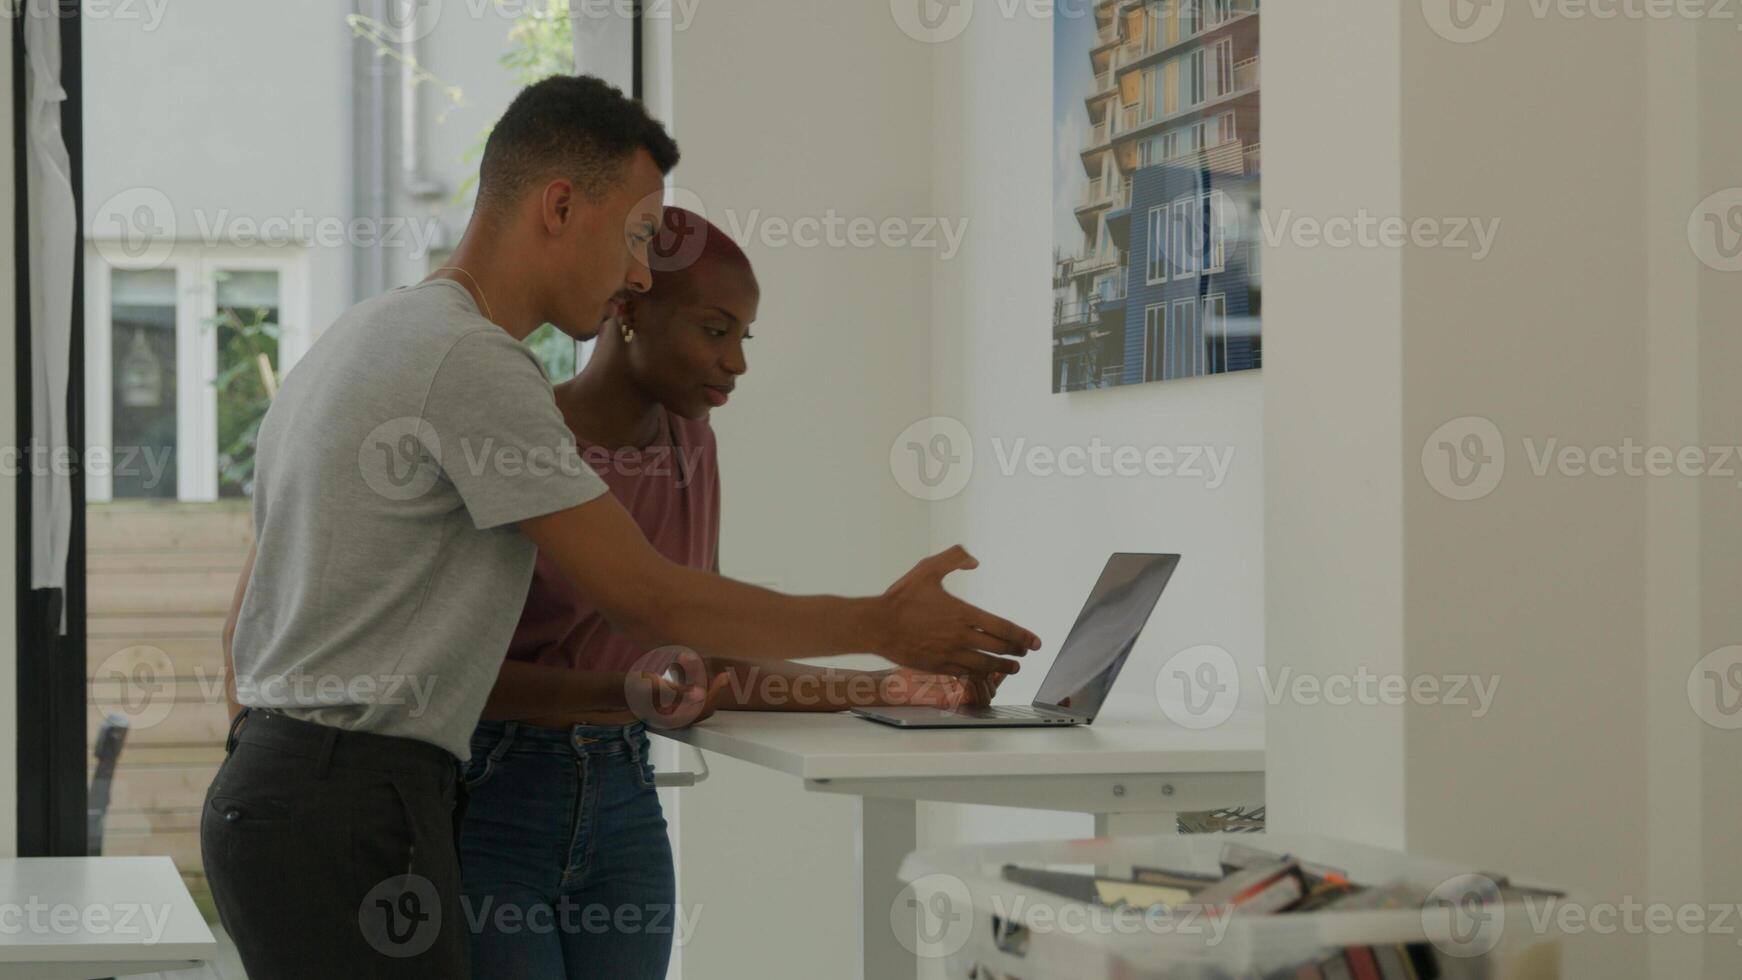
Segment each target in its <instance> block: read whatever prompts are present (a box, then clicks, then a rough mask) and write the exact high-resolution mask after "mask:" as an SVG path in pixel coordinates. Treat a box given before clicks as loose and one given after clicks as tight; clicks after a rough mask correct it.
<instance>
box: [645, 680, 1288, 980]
mask: <svg viewBox="0 0 1742 980" xmlns="http://www.w3.org/2000/svg"><path fill="white" fill-rule="evenodd" d="M659 734H661V735H663V736H664V737H667V738H671V739H675V740H677V741H680V742H684V743H686V744H688V745H692V746H695V747H696V748H698V749H702V750H705V751H709V752H718V753H720V754H721V755H725V756H730V757H731V758H734V759H739V760H742V761H744V762H749V763H753V764H755V765H759V766H764V767H766V768H769V769H774V770H777V771H779V772H784V773H788V774H790V775H792V776H795V777H797V778H798V779H800V780H803V781H804V787H805V789H806V790H807V791H810V792H815V793H846V794H849V795H852V796H857V797H859V799H860V809H859V812H860V820H859V861H860V863H859V875H860V926H859V942H860V950H861V960H862V962H863V973H862V977H863V978H864V980H898V978H899V980H909V978H912V977H914V976H915V975H916V972H917V968H918V967H917V958H916V957H915V956H914V954H913V953H911V952H909V950H910V949H911V948H913V940H912V939H911V938H910V937H900V936H897V935H895V933H894V931H893V930H892V928H891V923H890V908H891V906H892V905H893V903H894V902H895V901H897V900H898V898H899V897H900V893H901V889H902V883H901V882H900V881H899V880H898V879H897V878H896V871H897V869H898V868H899V867H900V865H901V862H902V859H904V858H905V857H906V856H907V855H908V854H909V853H911V852H912V851H913V850H915V849H916V847H917V846H918V841H917V812H916V810H917V808H916V804H917V801H919V800H936V801H941V802H948V803H980V804H988V805H992V806H1015V807H1025V808H1028V809H1036V810H1065V811H1074V812H1078V813H1092V814H1094V815H1095V833H1096V834H1097V835H1099V836H1108V835H1111V834H1120V835H1122V834H1143V833H1149V834H1153V833H1170V832H1172V831H1173V829H1174V820H1175V816H1174V815H1175V814H1178V813H1189V812H1194V811H1199V810H1215V809H1219V808H1222V807H1228V806H1251V805H1255V804H1261V803H1263V802H1264V730H1263V721H1262V718H1261V717H1260V716H1259V715H1258V714H1256V713H1244V712H1242V713H1236V714H1235V715H1234V717H1233V718H1231V719H1229V720H1228V721H1226V722H1224V723H1223V724H1221V725H1218V726H1216V727H1214V728H1210V729H1205V730H1202V731H1193V730H1191V729H1187V728H1182V727H1180V726H1179V725H1176V724H1174V723H1173V722H1171V721H1169V720H1168V719H1167V718H1166V717H1165V716H1164V715H1163V714H1162V712H1161V711H1160V710H1158V709H1157V706H1156V702H1155V701H1154V700H1153V699H1144V698H1131V697H1117V696H1116V697H1114V698H1110V699H1109V700H1108V704H1107V707H1106V709H1105V710H1104V711H1103V713H1102V715H1101V716H1100V717H1099V718H1098V719H1097V720H1096V721H1095V723H1094V724H1093V725H1091V726H1084V727H1077V728H1069V729H1058V728H1052V729H1046V728H1027V729H1022V728H992V729H977V730H976V729H955V730H951V729H928V730H906V729H899V728H890V727H887V726H884V725H878V724H874V723H872V722H869V721H865V720H864V719H862V718H855V717H852V716H850V715H846V714H815V713H803V712H750V711H722V712H719V713H718V714H715V715H714V716H713V717H712V718H709V719H708V720H707V721H705V722H703V723H702V724H700V725H697V726H696V727H694V728H687V729H682V730H679V731H671V732H661V733H659ZM904 938H905V942H904Z"/></svg>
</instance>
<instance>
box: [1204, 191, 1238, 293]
mask: <svg viewBox="0 0 1742 980" xmlns="http://www.w3.org/2000/svg"><path fill="white" fill-rule="evenodd" d="M1233 204H1234V201H1233V199H1232V198H1230V197H1229V196H1228V195H1227V194H1224V193H1222V192H1220V191H1209V192H1207V193H1206V194H1204V196H1203V215H1204V235H1205V239H1206V240H1205V254H1204V256H1203V265H1204V268H1203V273H1204V275H1211V274H1214V273H1217V272H1225V271H1227V269H1228V221H1229V219H1230V216H1229V215H1228V214H1226V213H1224V212H1225V211H1226V210H1228V209H1229V208H1231V207H1232V206H1233Z"/></svg>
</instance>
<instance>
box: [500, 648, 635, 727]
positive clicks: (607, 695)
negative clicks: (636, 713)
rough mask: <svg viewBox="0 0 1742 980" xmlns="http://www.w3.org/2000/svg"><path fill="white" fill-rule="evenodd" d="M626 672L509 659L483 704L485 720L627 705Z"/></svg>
mask: <svg viewBox="0 0 1742 980" xmlns="http://www.w3.org/2000/svg"><path fill="white" fill-rule="evenodd" d="M624 682H625V675H624V674H622V673H619V672H614V671H603V670H573V669H570V668H568V667H550V666H546V665H545V664H535V663H527V662H525V661H522V660H506V661H503V663H502V669H501V670H500V671H499V672H498V673H497V674H496V686H495V687H493V688H491V689H490V700H489V701H488V702H486V703H485V705H484V719H485V720H486V721H526V720H527V719H531V718H548V717H552V716H563V715H570V714H574V713H577V712H586V711H619V710H623V709H624V708H625V707H626V706H627V705H628V699H627V697H626V694H625V689H624Z"/></svg>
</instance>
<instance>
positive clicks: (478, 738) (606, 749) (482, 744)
mask: <svg viewBox="0 0 1742 980" xmlns="http://www.w3.org/2000/svg"><path fill="white" fill-rule="evenodd" d="M647 746H648V741H647V725H646V724H645V723H643V722H639V721H637V722H631V723H630V724H627V725H574V726H571V727H569V728H540V727H538V726H537V725H523V724H521V723H519V722H514V721H482V722H479V723H478V727H477V728H476V729H475V730H473V732H472V754H473V755H480V754H482V755H491V756H495V757H497V758H501V757H502V756H503V755H506V754H507V753H509V752H542V753H548V754H552V755H624V754H627V755H630V756H633V757H634V758H636V759H637V760H639V759H641V758H642V757H643V756H644V755H645V754H646V752H647Z"/></svg>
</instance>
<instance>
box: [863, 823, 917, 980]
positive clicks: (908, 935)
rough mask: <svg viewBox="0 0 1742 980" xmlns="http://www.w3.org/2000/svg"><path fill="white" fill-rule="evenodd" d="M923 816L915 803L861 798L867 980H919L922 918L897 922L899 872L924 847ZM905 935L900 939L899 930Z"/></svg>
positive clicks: (898, 917) (864, 944) (915, 912)
mask: <svg viewBox="0 0 1742 980" xmlns="http://www.w3.org/2000/svg"><path fill="white" fill-rule="evenodd" d="M918 820H919V811H918V806H917V805H916V804H915V803H914V801H912V800H890V799H878V798H875V797H866V796H862V797H860V798H859V950H860V957H859V959H860V962H861V963H862V964H863V967H862V970H863V972H861V973H860V978H861V980H913V978H914V977H915V976H916V974H917V972H918V958H917V957H916V956H915V955H914V953H913V950H914V949H916V948H918V946H917V942H916V936H917V927H918V921H919V919H918V914H917V910H909V911H911V912H913V913H914V914H912V915H903V916H895V915H892V914H891V912H890V910H891V908H892V907H893V906H894V905H895V902H896V900H897V898H898V897H899V896H900V894H901V890H902V885H901V879H899V878H897V877H896V872H897V871H899V870H900V868H901V862H902V861H903V860H904V859H905V858H906V857H907V855H908V854H910V853H912V852H913V851H914V849H915V848H917V847H918V846H919V831H918ZM898 928H899V929H902V930H903V934H902V935H897V934H896V930H897V929H898Z"/></svg>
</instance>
